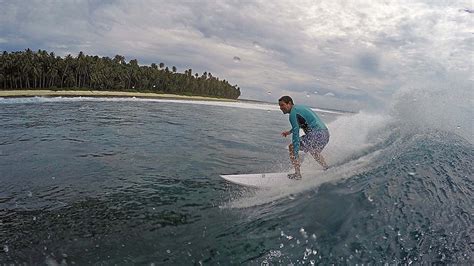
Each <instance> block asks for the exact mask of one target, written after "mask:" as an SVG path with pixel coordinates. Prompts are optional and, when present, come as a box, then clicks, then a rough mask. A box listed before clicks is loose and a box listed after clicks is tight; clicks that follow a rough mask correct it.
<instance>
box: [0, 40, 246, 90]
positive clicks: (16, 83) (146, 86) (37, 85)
mask: <svg viewBox="0 0 474 266" xmlns="http://www.w3.org/2000/svg"><path fill="white" fill-rule="evenodd" d="M20 89H51V90H58V89H65V90H67V89H70V90H81V89H87V90H100V91H134V92H156V93H170V94H179V95H199V96H208V97H218V98H229V99H237V98H238V97H239V96H240V88H239V87H237V85H230V84H229V82H228V81H226V80H219V78H217V77H214V76H213V75H212V74H211V73H207V72H204V73H203V74H202V75H199V74H198V73H192V69H188V70H185V71H184V73H178V72H177V69H176V67H175V66H173V67H172V68H171V70H170V69H169V68H168V67H167V66H165V64H164V63H160V64H159V65H157V64H155V63H153V64H151V65H150V66H141V65H139V64H138V61H137V60H136V59H133V60H130V61H129V62H128V63H127V62H126V61H125V57H124V56H121V55H116V56H115V57H114V58H109V57H99V56H89V55H85V54H84V53H83V52H79V54H78V55H77V57H73V56H71V55H67V56H66V57H64V58H61V57H60V56H56V55H55V54H54V52H51V53H48V52H47V51H45V50H38V51H37V52H34V51H32V50H30V49H26V50H25V51H19V52H11V53H8V52H6V51H4V52H3V53H2V54H0V90H20Z"/></svg>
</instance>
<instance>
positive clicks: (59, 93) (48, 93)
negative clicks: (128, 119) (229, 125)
mask: <svg viewBox="0 0 474 266" xmlns="http://www.w3.org/2000/svg"><path fill="white" fill-rule="evenodd" d="M25 97H105V98H133V97H135V98H142V99H170V100H190V101H220V102H237V101H238V100H233V99H227V98H215V97H205V96H189V95H178V94H161V93H153V92H129V91H91V90H0V98H25Z"/></svg>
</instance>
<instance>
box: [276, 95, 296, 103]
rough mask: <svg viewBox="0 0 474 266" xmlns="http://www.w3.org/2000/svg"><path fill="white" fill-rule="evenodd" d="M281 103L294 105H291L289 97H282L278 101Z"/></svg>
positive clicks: (291, 100) (291, 101)
mask: <svg viewBox="0 0 474 266" xmlns="http://www.w3.org/2000/svg"><path fill="white" fill-rule="evenodd" d="M281 101H283V102H285V103H291V104H294V103H293V99H291V97H290V96H282V97H281V98H280V99H279V100H278V102H281Z"/></svg>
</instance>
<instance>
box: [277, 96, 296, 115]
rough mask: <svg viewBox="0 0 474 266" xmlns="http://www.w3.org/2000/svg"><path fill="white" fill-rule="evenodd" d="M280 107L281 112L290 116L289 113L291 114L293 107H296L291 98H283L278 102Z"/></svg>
mask: <svg viewBox="0 0 474 266" xmlns="http://www.w3.org/2000/svg"><path fill="white" fill-rule="evenodd" d="M278 105H280V110H281V111H282V112H283V113H284V114H288V113H290V111H291V108H292V107H293V105H294V103H293V99H291V97H290V96H282V97H281V98H280V99H279V100H278Z"/></svg>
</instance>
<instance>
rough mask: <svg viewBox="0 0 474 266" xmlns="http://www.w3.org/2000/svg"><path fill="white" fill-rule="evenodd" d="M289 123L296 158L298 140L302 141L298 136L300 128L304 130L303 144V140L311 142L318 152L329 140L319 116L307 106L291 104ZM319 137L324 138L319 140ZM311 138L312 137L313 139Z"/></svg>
mask: <svg viewBox="0 0 474 266" xmlns="http://www.w3.org/2000/svg"><path fill="white" fill-rule="evenodd" d="M290 124H291V130H290V131H291V133H292V134H293V136H292V143H293V151H294V154H295V157H296V158H298V151H299V149H300V142H301V141H302V140H301V138H300V128H301V129H303V131H304V132H305V136H303V144H305V142H304V141H305V140H307V141H308V142H312V143H314V145H315V146H316V147H317V148H319V149H316V150H318V151H319V152H320V151H321V150H322V149H323V148H324V146H325V145H326V144H327V142H328V141H329V132H328V130H327V127H326V125H325V124H324V122H323V121H322V120H321V119H320V118H319V116H318V115H317V114H316V113H315V112H314V111H313V110H311V108H309V107H308V106H305V105H299V104H298V105H296V104H295V105H293V107H292V108H291V111H290ZM320 132H323V133H324V134H320ZM305 137H306V139H305ZM321 138H324V140H320V139H321ZM311 139H314V141H313V140H311ZM326 139H327V140H326ZM314 145H313V146H314Z"/></svg>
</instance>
